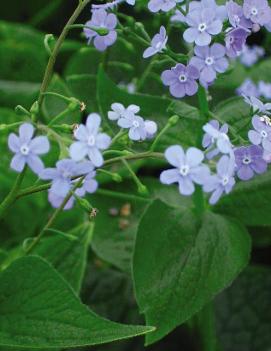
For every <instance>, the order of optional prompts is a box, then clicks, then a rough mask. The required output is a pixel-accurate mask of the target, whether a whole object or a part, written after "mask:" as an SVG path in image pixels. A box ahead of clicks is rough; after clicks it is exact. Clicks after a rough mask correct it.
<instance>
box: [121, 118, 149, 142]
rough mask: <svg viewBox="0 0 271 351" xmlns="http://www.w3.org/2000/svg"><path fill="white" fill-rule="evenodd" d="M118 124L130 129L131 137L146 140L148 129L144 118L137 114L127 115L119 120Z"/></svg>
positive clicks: (135, 139) (136, 139)
mask: <svg viewBox="0 0 271 351" xmlns="http://www.w3.org/2000/svg"><path fill="white" fill-rule="evenodd" d="M118 125H119V126H120V127H121V128H124V129H129V133H128V135H129V138H130V139H131V140H134V141H139V140H145V139H146V137H147V131H146V128H145V123H144V119H143V118H142V117H140V116H137V115H135V114H131V115H127V116H126V117H122V118H120V119H119V120H118Z"/></svg>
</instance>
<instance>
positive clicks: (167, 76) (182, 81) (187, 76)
mask: <svg viewBox="0 0 271 351" xmlns="http://www.w3.org/2000/svg"><path fill="white" fill-rule="evenodd" d="M199 76H200V73H199V70H198V69H197V68H196V67H194V66H192V65H188V66H187V67H186V66H184V65H183V64H181V63H178V64H177V65H176V66H175V67H173V68H171V69H170V70H166V71H164V72H163V73H162V76H161V78H162V81H163V83H164V84H165V85H166V86H169V91H170V93H171V95H173V96H174V97H176V98H182V97H184V96H185V95H189V96H192V95H194V94H196V92H197V90H198V83H197V82H196V79H198V78H199Z"/></svg>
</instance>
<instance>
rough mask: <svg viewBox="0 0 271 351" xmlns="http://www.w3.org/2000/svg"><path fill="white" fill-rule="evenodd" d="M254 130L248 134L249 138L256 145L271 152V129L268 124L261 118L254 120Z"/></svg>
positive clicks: (254, 118)
mask: <svg viewBox="0 0 271 351" xmlns="http://www.w3.org/2000/svg"><path fill="white" fill-rule="evenodd" d="M252 125H253V127H254V130H250V131H249V132H248V138H249V140H250V141H251V143H252V144H254V145H260V144H261V145H262V147H263V148H264V150H266V151H270V152H271V127H270V125H268V124H266V123H265V122H264V121H263V120H261V117H259V116H254V117H253V118H252Z"/></svg>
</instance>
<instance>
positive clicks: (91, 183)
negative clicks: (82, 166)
mask: <svg viewBox="0 0 271 351" xmlns="http://www.w3.org/2000/svg"><path fill="white" fill-rule="evenodd" d="M95 176H96V172H95V171H94V170H92V171H90V172H89V173H88V174H87V176H86V177H85V178H84V180H83V185H82V186H81V188H78V189H76V191H75V194H76V195H77V196H80V197H83V196H85V195H86V193H89V194H93V193H95V191H96V190H97V189H98V185H99V184H98V182H97V180H95V179H94V177H95Z"/></svg>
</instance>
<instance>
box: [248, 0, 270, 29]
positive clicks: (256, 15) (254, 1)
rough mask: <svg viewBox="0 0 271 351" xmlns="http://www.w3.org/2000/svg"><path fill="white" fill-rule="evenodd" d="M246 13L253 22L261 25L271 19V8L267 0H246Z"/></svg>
mask: <svg viewBox="0 0 271 351" xmlns="http://www.w3.org/2000/svg"><path fill="white" fill-rule="evenodd" d="M243 10H244V15H245V17H246V18H247V19H250V20H251V22H253V23H256V24H259V25H261V26H263V25H265V24H267V23H268V22H270V21H271V9H270V7H269V6H268V2H267V0H244V4H243Z"/></svg>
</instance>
